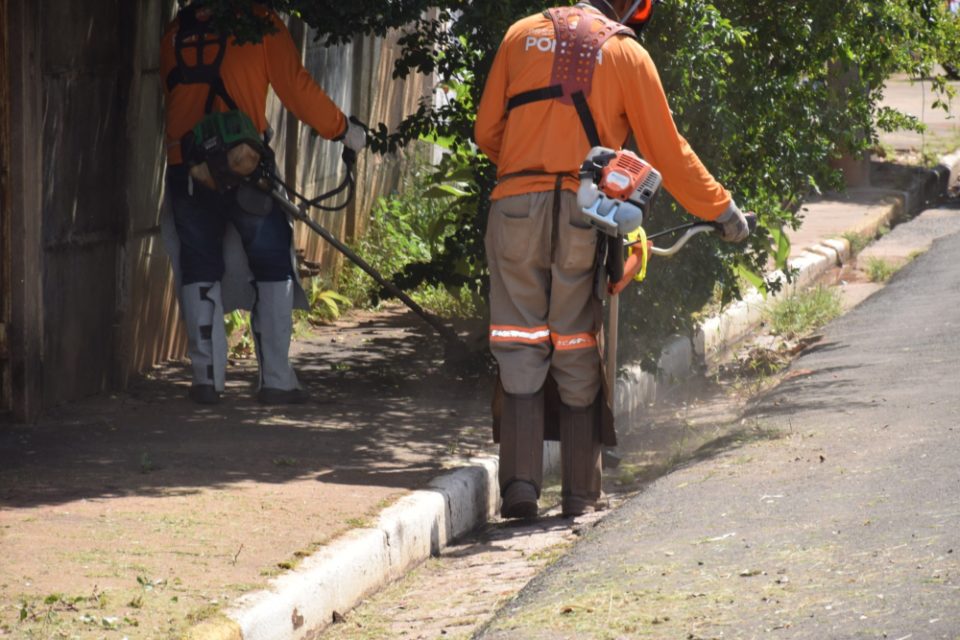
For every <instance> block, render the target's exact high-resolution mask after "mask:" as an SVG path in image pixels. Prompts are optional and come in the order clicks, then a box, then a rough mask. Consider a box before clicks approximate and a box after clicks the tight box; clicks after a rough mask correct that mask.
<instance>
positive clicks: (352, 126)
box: [341, 118, 367, 153]
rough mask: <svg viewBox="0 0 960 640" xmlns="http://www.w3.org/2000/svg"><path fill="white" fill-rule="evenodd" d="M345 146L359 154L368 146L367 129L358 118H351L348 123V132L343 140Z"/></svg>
mask: <svg viewBox="0 0 960 640" xmlns="http://www.w3.org/2000/svg"><path fill="white" fill-rule="evenodd" d="M341 142H343V146H345V147H346V148H347V149H350V150H351V151H354V152H356V153H359V152H360V151H361V150H363V148H364V147H366V146H367V129H366V127H364V126H363V125H362V124H360V121H359V120H357V119H356V118H350V120H348V121H347V130H346V131H345V132H344V134H343V137H342V138H341Z"/></svg>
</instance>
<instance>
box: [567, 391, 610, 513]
mask: <svg viewBox="0 0 960 640" xmlns="http://www.w3.org/2000/svg"><path fill="white" fill-rule="evenodd" d="M597 409H598V405H597V403H596V402H594V403H593V404H592V405H590V406H589V407H569V406H567V405H565V404H563V403H562V402H561V403H560V407H559V411H558V420H559V423H560V461H561V478H562V482H561V491H560V497H561V512H562V514H563V516H564V517H575V516H579V515H582V514H584V513H586V512H587V511H592V510H594V509H596V508H597V501H598V500H599V499H600V482H601V466H600V412H599V411H598V410H597Z"/></svg>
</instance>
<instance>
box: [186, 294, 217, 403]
mask: <svg viewBox="0 0 960 640" xmlns="http://www.w3.org/2000/svg"><path fill="white" fill-rule="evenodd" d="M180 311H181V313H182V316H183V323H184V325H185V326H186V330H187V354H188V355H189V356H190V366H191V370H192V372H193V383H192V385H191V387H190V392H189V394H188V396H189V398H190V399H191V400H192V401H194V402H196V403H198V404H216V403H217V402H219V401H220V393H222V392H223V386H224V378H225V377H226V370H227V334H226V330H225V329H224V326H223V302H222V301H221V297H220V283H219V282H195V283H192V284H188V285H184V286H183V287H181V288H180Z"/></svg>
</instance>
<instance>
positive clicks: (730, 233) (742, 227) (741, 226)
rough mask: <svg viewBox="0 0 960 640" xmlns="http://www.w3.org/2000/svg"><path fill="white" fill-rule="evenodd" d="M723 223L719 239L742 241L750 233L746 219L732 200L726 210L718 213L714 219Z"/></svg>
mask: <svg viewBox="0 0 960 640" xmlns="http://www.w3.org/2000/svg"><path fill="white" fill-rule="evenodd" d="M716 221H717V222H718V223H719V224H721V225H723V231H722V232H721V233H720V239H721V240H726V241H727V242H743V241H744V240H746V239H747V236H749V235H750V227H749V226H747V219H746V217H744V215H743V213H742V212H741V211H740V207H738V206H737V205H736V204H734V202H733V201H732V200H731V201H730V206H729V207H727V210H726V211H724V212H723V213H721V214H720V217H719V218H717V220H716Z"/></svg>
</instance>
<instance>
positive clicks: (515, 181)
mask: <svg viewBox="0 0 960 640" xmlns="http://www.w3.org/2000/svg"><path fill="white" fill-rule="evenodd" d="M584 11H594V12H596V9H593V8H592V7H591V8H585V9H584ZM554 42H555V40H554V29H553V22H552V21H551V20H550V18H548V17H546V16H545V15H543V14H542V13H538V14H536V15H533V16H530V17H528V18H524V19H523V20H520V21H518V22H516V23H515V24H514V25H513V26H512V27H511V28H510V29H509V30H508V31H507V34H506V36H505V37H504V39H503V43H502V44H501V45H500V49H499V51H498V52H497V55H496V58H495V59H494V62H493V68H492V69H491V71H490V75H489V77H488V78H487V84H486V86H485V87H484V91H483V97H482V98H481V100H480V107H479V109H478V112H477V121H476V125H475V130H474V134H475V138H476V142H477V145H478V146H479V147H480V149H481V150H482V151H483V152H484V153H485V154H487V156H488V157H489V158H490V160H491V161H492V162H493V163H494V164H496V165H497V175H498V176H505V175H508V174H512V173H516V172H520V171H544V172H547V173H551V174H556V173H565V174H570V177H568V178H565V179H564V183H563V188H564V189H566V190H569V191H576V190H577V188H578V186H579V180H578V179H577V178H576V177H574V176H576V175H577V172H578V170H579V168H580V165H581V163H582V162H583V160H584V158H586V156H587V152H589V151H590V143H589V142H588V141H587V137H586V134H585V133H584V130H583V125H582V124H581V123H580V118H579V117H578V116H577V112H576V109H575V108H574V107H573V106H571V105H565V104H561V103H560V101H559V100H544V101H540V102H532V103H529V104H526V105H523V106H520V107H517V108H515V109H513V110H512V111H510V112H508V111H507V101H508V100H509V99H510V98H511V97H513V96H515V95H517V94H520V93H523V92H525V91H530V90H532V89H539V88H541V87H546V86H549V85H550V84H551V82H550V80H551V73H552V69H553V52H552V49H553V47H554V46H555V45H554V44H553V43H554ZM587 103H588V104H589V105H590V111H591V113H592V114H593V118H594V120H595V121H596V125H597V131H598V132H599V134H600V140H601V141H602V143H603V146H605V147H610V148H613V149H619V148H621V147H622V146H623V144H624V143H625V141H626V140H627V136H628V133H629V132H630V131H633V134H634V137H635V138H636V141H637V145H638V147H639V150H640V152H641V154H642V155H643V157H644V158H645V159H646V160H647V162H649V163H650V164H652V165H653V166H654V167H655V168H656V169H657V170H658V171H660V173H661V174H662V175H663V184H664V187H665V188H666V189H667V190H668V191H669V192H670V193H671V194H672V195H673V196H674V197H675V198H676V199H677V201H678V202H680V204H681V205H683V206H684V207H685V208H686V209H687V210H688V211H689V212H690V213H692V214H694V215H695V216H698V217H700V218H703V219H707V220H713V219H715V218H716V217H717V216H719V215H720V214H722V213H723V212H724V211H725V210H726V209H727V207H728V206H729V204H730V202H731V197H730V193H729V192H728V191H727V190H726V189H724V188H723V186H721V185H720V183H718V182H717V181H716V180H715V179H714V177H713V176H712V175H711V174H710V172H709V171H707V169H706V167H704V166H703V163H702V162H700V159H699V158H698V157H697V155H696V154H695V153H694V152H693V149H691V148H690V145H689V144H688V143H687V141H686V140H685V139H684V138H683V136H681V135H680V133H679V132H678V131H677V127H676V124H675V123H674V121H673V116H672V115H671V113H670V107H669V105H668V103H667V98H666V95H665V94H664V91H663V85H662V84H661V82H660V76H659V74H658V73H657V69H656V66H654V64H653V61H652V60H651V59H650V55H649V54H648V53H647V51H646V50H645V49H644V48H643V47H642V46H640V44H639V43H638V42H637V41H636V40H634V39H633V38H629V37H622V36H620V37H616V36H615V37H613V38H611V39H610V40H608V41H607V42H606V44H605V45H604V46H603V49H602V52H601V56H600V57H599V58H598V64H597V66H596V70H595V72H594V76H593V85H592V89H591V93H590V96H589V97H588V99H587ZM554 183H555V178H554V177H553V176H550V175H539V176H524V177H513V178H509V179H506V180H502V181H501V182H500V183H499V184H498V185H497V187H496V188H495V189H494V191H493V196H492V197H493V199H494V200H497V199H500V198H505V197H507V196H512V195H518V194H521V193H529V192H538V191H548V190H550V189H553V188H554Z"/></svg>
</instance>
